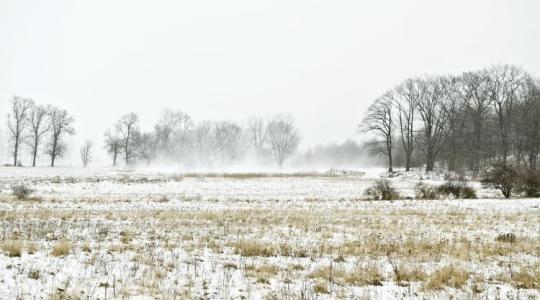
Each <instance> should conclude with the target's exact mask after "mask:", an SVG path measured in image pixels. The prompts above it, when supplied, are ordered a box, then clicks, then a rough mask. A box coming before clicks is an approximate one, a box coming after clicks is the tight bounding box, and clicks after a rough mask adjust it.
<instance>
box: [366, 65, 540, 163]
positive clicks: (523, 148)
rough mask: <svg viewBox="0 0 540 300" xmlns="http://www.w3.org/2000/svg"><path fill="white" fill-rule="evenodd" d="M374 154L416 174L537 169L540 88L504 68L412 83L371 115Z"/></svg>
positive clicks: (388, 96)
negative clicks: (496, 167)
mask: <svg viewBox="0 0 540 300" xmlns="http://www.w3.org/2000/svg"><path fill="white" fill-rule="evenodd" d="M360 129H361V130H362V131H363V132H366V133H368V134H369V135H370V136H371V137H372V141H370V142H369V143H368V144H367V146H368V147H369V148H370V150H371V152H372V153H373V154H379V155H384V156H385V157H386V158H387V161H388V169H389V171H392V170H393V164H394V161H395V159H394V156H397V157H400V160H401V165H403V166H405V168H406V170H407V171H408V170H409V169H410V168H411V167H412V166H413V165H415V166H420V165H425V168H426V171H431V170H433V169H434V167H435V166H436V165H438V166H440V167H443V168H446V169H448V170H450V171H472V172H474V173H477V172H479V171H481V170H484V169H485V168H486V167H487V166H490V165H491V164H492V163H494V162H496V161H501V162H502V163H503V164H507V163H509V162H511V163H512V164H515V165H517V166H527V167H528V168H530V169H535V168H536V165H537V161H538V153H539V151H540V81H539V80H538V79H536V78H533V77H532V76H531V75H530V74H529V73H527V72H526V71H524V70H523V69H522V68H520V67H517V66H513V65H496V66H491V67H488V68H485V69H482V70H478V71H472V72H465V73H463V74H460V75H456V76H453V75H451V76H434V77H422V78H411V79H406V80H404V81H403V82H402V83H400V84H399V85H397V86H396V87H395V88H392V89H390V90H388V91H386V92H384V93H383V95H382V96H381V97H380V98H378V99H376V100H375V101H374V102H373V103H372V104H371V106H370V107H369V109H368V111H367V113H366V115H365V117H364V120H363V121H362V123H361V125H360Z"/></svg>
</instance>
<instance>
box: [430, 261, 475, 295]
mask: <svg viewBox="0 0 540 300" xmlns="http://www.w3.org/2000/svg"><path fill="white" fill-rule="evenodd" d="M468 280H469V272H467V271H466V270H464V269H461V268H459V267H457V266H454V265H450V266H446V267H443V268H441V269H439V270H436V271H435V272H434V273H433V274H431V276H430V277H429V279H428V281H427V283H426V284H425V288H426V289H427V290H442V289H443V288H444V287H447V286H448V287H453V288H461V287H462V286H463V285H465V284H466V283H467V281H468Z"/></svg>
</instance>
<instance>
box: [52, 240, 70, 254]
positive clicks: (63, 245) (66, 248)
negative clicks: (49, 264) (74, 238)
mask: <svg viewBox="0 0 540 300" xmlns="http://www.w3.org/2000/svg"><path fill="white" fill-rule="evenodd" d="M70 252H71V242H69V241H60V242H58V243H56V244H55V245H54V247H53V250H52V252H51V255H52V256H56V257H58V256H67V255H69V253H70Z"/></svg>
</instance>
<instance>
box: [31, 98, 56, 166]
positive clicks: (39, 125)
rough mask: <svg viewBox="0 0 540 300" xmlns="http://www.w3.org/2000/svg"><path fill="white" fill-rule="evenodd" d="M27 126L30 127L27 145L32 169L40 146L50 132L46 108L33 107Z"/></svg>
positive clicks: (40, 106)
mask: <svg viewBox="0 0 540 300" xmlns="http://www.w3.org/2000/svg"><path fill="white" fill-rule="evenodd" d="M28 124H29V127H30V134H29V140H28V141H27V144H28V146H30V150H31V154H32V167H35V166H36V159H37V156H38V153H39V149H40V146H41V144H42V143H43V139H44V138H45V136H46V134H47V133H48V132H49V131H50V130H51V122H50V119H49V112H48V110H47V107H46V106H44V105H38V104H36V105H33V106H32V107H31V108H30V111H29V113H28Z"/></svg>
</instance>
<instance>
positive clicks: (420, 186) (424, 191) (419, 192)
mask: <svg viewBox="0 0 540 300" xmlns="http://www.w3.org/2000/svg"><path fill="white" fill-rule="evenodd" d="M439 196H440V195H439V191H438V190H437V188H435V187H434V186H432V185H430V184H426V183H423V182H419V183H417V184H416V186H415V187H414V197H415V199H421V200H435V199H438V198H439Z"/></svg>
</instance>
